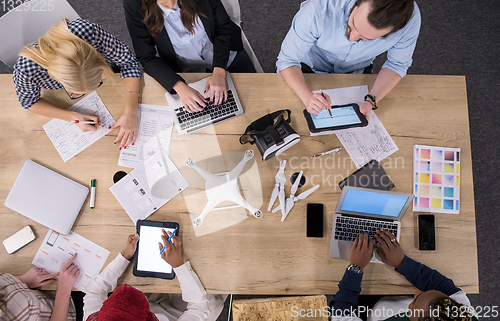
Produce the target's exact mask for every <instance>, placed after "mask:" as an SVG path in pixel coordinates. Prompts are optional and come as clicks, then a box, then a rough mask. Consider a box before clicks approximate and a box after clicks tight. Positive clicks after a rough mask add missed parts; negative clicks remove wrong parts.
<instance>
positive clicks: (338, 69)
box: [276, 0, 420, 77]
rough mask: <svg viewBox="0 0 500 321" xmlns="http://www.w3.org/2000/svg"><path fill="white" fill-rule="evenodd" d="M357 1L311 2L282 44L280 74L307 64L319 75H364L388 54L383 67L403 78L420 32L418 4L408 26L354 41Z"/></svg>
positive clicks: (278, 66)
mask: <svg viewBox="0 0 500 321" xmlns="http://www.w3.org/2000/svg"><path fill="white" fill-rule="evenodd" d="M355 2H356V0H308V1H307V2H305V3H303V5H302V6H301V9H300V10H299V12H298V13H297V14H296V15H295V17H294V18H293V22H292V27H291V28H290V31H288V34H287V35H286V37H285V40H284V41H283V44H282V45H281V51H280V53H279V55H278V61H277V63H276V67H277V70H278V72H280V71H281V70H283V69H286V68H288V67H291V66H298V67H300V63H301V62H303V63H305V64H306V65H308V66H309V67H311V69H312V70H313V71H315V72H318V73H326V72H328V73H363V70H364V68H365V67H367V66H369V65H370V64H371V63H372V62H373V60H374V59H375V57H377V56H378V55H380V54H381V53H384V52H386V51H387V60H386V62H385V63H384V65H383V66H382V68H389V69H391V70H393V71H394V72H396V73H397V74H399V75H400V76H401V77H404V76H405V75H406V72H407V70H408V68H409V67H410V66H411V63H412V56H413V51H414V50H415V45H416V43H417V38H418V34H419V31H420V11H419V9H418V7H417V4H416V3H415V4H414V5H415V7H414V10H413V14H412V16H411V19H410V21H409V22H408V23H407V24H406V26H405V27H404V28H403V29H401V30H399V31H397V32H395V33H392V34H390V35H389V36H387V37H385V38H383V37H380V38H378V39H375V40H358V41H350V40H349V39H347V37H346V35H345V32H346V26H347V20H348V19H349V12H350V11H351V8H352V7H353V5H354V3H355Z"/></svg>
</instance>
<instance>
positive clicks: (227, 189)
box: [186, 150, 262, 227]
mask: <svg viewBox="0 0 500 321" xmlns="http://www.w3.org/2000/svg"><path fill="white" fill-rule="evenodd" d="M253 156H254V153H253V150H247V151H246V152H245V156H244V157H243V159H242V160H241V162H240V163H239V164H238V165H236V166H235V167H234V168H233V169H232V170H231V171H230V172H225V173H219V174H212V173H210V172H208V171H206V170H204V169H203V168H201V167H199V166H198V165H196V163H195V162H194V160H192V159H191V158H188V159H186V164H187V166H189V167H192V168H194V169H195V170H196V171H197V172H198V173H199V174H200V175H201V176H203V178H205V180H206V182H205V191H206V193H207V198H208V202H207V205H205V208H204V209H203V211H202V212H201V214H200V215H199V216H198V217H197V218H195V219H194V221H193V226H194V227H199V226H200V225H201V223H203V219H204V218H205V216H207V214H208V213H209V212H210V211H212V210H213V209H214V208H215V206H217V205H218V204H220V203H222V202H224V201H231V202H234V203H236V204H238V205H240V206H242V207H244V208H246V209H247V210H249V211H250V213H252V215H253V216H255V217H256V218H262V212H261V211H260V210H258V209H256V208H254V207H253V206H252V205H250V204H249V203H248V202H247V201H246V200H245V199H244V198H243V196H241V193H240V189H239V186H238V177H239V176H240V174H241V171H242V170H243V167H245V164H246V163H247V162H248V161H249V160H250V159H252V158H253ZM219 209H222V208H219Z"/></svg>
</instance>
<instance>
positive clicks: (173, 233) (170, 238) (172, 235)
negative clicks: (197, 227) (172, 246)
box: [160, 227, 177, 255]
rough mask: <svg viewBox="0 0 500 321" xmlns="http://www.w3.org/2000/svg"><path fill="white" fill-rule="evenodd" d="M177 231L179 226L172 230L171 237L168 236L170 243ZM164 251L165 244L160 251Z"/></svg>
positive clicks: (161, 252)
mask: <svg viewBox="0 0 500 321" xmlns="http://www.w3.org/2000/svg"><path fill="white" fill-rule="evenodd" d="M175 232H177V227H176V228H175V230H174V231H173V232H172V234H170V237H169V238H168V240H167V242H168V243H170V241H172V237H174V235H175ZM163 252H165V245H163V248H162V249H161V251H160V255H162V254H163Z"/></svg>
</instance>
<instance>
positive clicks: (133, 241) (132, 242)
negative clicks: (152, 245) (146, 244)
mask: <svg viewBox="0 0 500 321" xmlns="http://www.w3.org/2000/svg"><path fill="white" fill-rule="evenodd" d="M137 241H139V235H137V233H135V234H130V235H129V236H128V237H127V245H125V249H124V250H123V252H122V255H123V257H124V258H126V259H127V260H129V261H130V259H132V258H133V257H134V254H135V250H136V249H137Z"/></svg>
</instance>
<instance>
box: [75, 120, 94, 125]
mask: <svg viewBox="0 0 500 321" xmlns="http://www.w3.org/2000/svg"><path fill="white" fill-rule="evenodd" d="M71 122H72V123H73V124H90V125H95V121H93V120H90V121H83V120H78V119H73V120H72V121H71Z"/></svg>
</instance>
